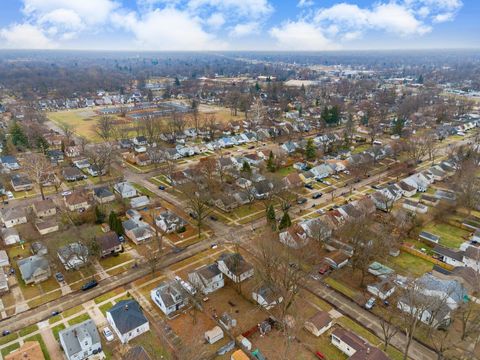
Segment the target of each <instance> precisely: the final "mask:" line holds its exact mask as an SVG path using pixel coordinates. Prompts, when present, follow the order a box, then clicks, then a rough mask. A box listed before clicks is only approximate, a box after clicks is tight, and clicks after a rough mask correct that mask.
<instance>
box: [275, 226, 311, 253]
mask: <svg viewBox="0 0 480 360" xmlns="http://www.w3.org/2000/svg"><path fill="white" fill-rule="evenodd" d="M278 238H279V240H280V242H281V243H282V244H284V245H286V246H288V247H291V248H293V249H300V248H302V247H304V246H305V245H306V244H307V243H308V236H307V232H306V231H305V229H304V228H303V227H302V225H299V224H294V225H292V226H290V227H289V228H288V229H287V230H285V231H282V232H281V233H280V234H279V235H278Z"/></svg>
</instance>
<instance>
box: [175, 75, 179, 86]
mask: <svg viewBox="0 0 480 360" xmlns="http://www.w3.org/2000/svg"><path fill="white" fill-rule="evenodd" d="M175 86H180V80H179V79H178V76H175Z"/></svg>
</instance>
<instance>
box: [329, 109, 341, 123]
mask: <svg viewBox="0 0 480 360" xmlns="http://www.w3.org/2000/svg"><path fill="white" fill-rule="evenodd" d="M339 122H340V110H339V109H338V106H337V105H335V106H333V107H332V108H331V109H330V123H331V124H335V125H336V124H338V123H339Z"/></svg>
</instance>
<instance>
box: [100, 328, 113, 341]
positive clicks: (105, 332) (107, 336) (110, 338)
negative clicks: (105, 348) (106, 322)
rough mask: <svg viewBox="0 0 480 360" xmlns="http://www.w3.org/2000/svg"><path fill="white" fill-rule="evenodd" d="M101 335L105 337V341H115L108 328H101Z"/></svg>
mask: <svg viewBox="0 0 480 360" xmlns="http://www.w3.org/2000/svg"><path fill="white" fill-rule="evenodd" d="M102 333H103V336H105V339H106V340H107V341H113V340H114V339H115V338H114V337H113V333H112V330H110V328H109V327H108V326H107V327H104V328H103V330H102Z"/></svg>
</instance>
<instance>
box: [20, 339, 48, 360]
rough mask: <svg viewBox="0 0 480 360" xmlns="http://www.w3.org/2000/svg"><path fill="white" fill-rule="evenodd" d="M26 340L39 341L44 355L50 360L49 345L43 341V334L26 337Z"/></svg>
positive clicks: (46, 359)
mask: <svg viewBox="0 0 480 360" xmlns="http://www.w3.org/2000/svg"><path fill="white" fill-rule="evenodd" d="M25 341H38V343H39V344H40V348H41V349H42V353H43V356H44V357H45V360H50V359H51V357H50V354H49V353H48V350H47V346H46V345H45V342H44V341H43V338H42V335H40V334H37V335H33V336H30V337H29V338H26V339H25Z"/></svg>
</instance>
